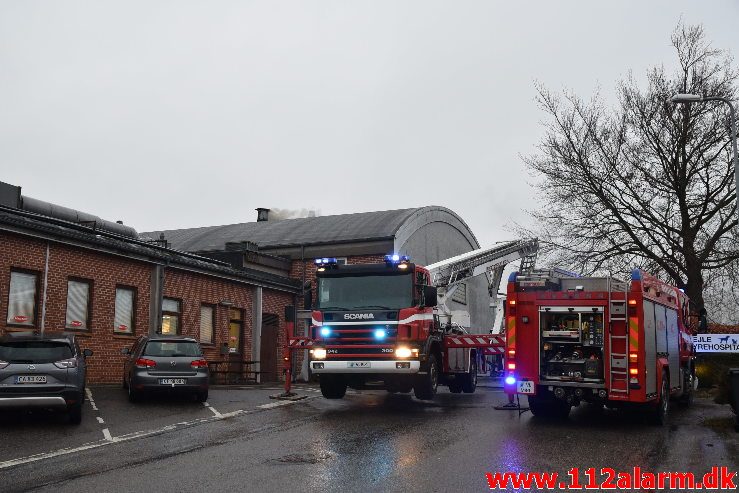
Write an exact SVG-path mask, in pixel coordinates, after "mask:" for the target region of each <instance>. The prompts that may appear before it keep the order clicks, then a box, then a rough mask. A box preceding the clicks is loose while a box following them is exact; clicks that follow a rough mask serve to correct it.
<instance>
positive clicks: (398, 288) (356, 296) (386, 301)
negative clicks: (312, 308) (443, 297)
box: [318, 275, 413, 310]
mask: <svg viewBox="0 0 739 493" xmlns="http://www.w3.org/2000/svg"><path fill="white" fill-rule="evenodd" d="M412 305H413V286H412V283H411V276H410V275H397V276H354V277H324V278H319V279H318V308H322V309H324V310H397V309H400V308H408V307H410V306H412Z"/></svg>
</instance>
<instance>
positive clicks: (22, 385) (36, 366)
mask: <svg viewBox="0 0 739 493" xmlns="http://www.w3.org/2000/svg"><path fill="white" fill-rule="evenodd" d="M88 356H92V350H90V349H85V350H84V351H81V350H80V347H79V345H78V344H77V341H76V340H75V337H74V335H73V334H66V333H63V332H46V333H45V334H43V335H42V334H37V333H33V332H23V333H11V334H9V335H5V336H3V337H0V408H30V407H36V408H48V409H59V410H62V411H67V413H68V414H69V420H70V422H72V423H74V424H79V423H80V422H81V421H82V403H83V401H84V399H85V376H86V370H87V364H86V361H85V358H87V357H88Z"/></svg>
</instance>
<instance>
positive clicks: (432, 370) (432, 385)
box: [413, 354, 439, 401]
mask: <svg viewBox="0 0 739 493" xmlns="http://www.w3.org/2000/svg"><path fill="white" fill-rule="evenodd" d="M438 386H439V368H438V363H437V362H436V356H435V355H433V354H430V355H429V359H428V363H426V374H425V375H418V380H416V384H415V385H414V386H413V393H414V394H415V396H416V399H421V400H422V401H430V400H431V399H433V398H434V396H435V395H436V389H437V388H438Z"/></svg>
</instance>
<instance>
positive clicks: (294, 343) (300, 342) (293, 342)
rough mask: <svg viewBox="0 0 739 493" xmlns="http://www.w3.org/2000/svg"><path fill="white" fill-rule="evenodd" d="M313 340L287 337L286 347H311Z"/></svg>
mask: <svg viewBox="0 0 739 493" xmlns="http://www.w3.org/2000/svg"><path fill="white" fill-rule="evenodd" d="M314 343H315V341H314V340H313V339H304V338H303V339H289V340H288V341H287V347H289V348H301V347H311V346H312V345H313V344H314Z"/></svg>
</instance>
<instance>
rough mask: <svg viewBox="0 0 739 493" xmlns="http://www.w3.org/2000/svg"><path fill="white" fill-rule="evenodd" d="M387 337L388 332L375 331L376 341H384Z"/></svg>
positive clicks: (382, 330)
mask: <svg viewBox="0 0 739 493" xmlns="http://www.w3.org/2000/svg"><path fill="white" fill-rule="evenodd" d="M386 336H387V331H386V330H385V329H377V330H375V339H384V338H385V337H386Z"/></svg>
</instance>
